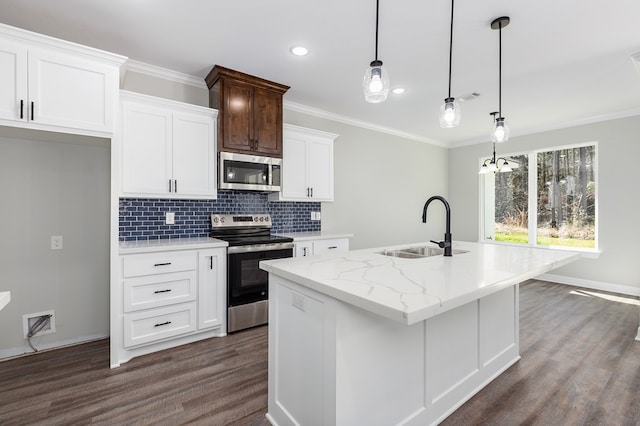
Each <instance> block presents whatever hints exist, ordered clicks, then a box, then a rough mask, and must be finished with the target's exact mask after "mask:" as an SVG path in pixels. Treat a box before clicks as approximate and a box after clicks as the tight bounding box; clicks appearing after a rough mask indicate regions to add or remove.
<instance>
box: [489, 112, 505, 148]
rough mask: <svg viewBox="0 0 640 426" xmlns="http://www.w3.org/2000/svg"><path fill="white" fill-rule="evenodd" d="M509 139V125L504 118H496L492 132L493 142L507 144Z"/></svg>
mask: <svg viewBox="0 0 640 426" xmlns="http://www.w3.org/2000/svg"><path fill="white" fill-rule="evenodd" d="M508 139H509V125H508V124H507V122H506V121H505V119H504V117H498V118H496V122H495V124H494V126H493V129H492V131H491V141H492V142H496V143H501V142H506V141H507V140H508Z"/></svg>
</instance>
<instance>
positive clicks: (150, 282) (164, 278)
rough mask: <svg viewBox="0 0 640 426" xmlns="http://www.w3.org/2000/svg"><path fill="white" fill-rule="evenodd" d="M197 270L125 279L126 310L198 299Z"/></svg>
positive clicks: (130, 310)
mask: <svg viewBox="0 0 640 426" xmlns="http://www.w3.org/2000/svg"><path fill="white" fill-rule="evenodd" d="M196 294H197V275H196V272H195V271H186V272H173V273H170V274H161V275H147V276H143V277H135V278H128V279H125V280H124V311H125V312H133V311H139V310H141V309H150V308H158V307H160V306H167V305H172V304H175V303H183V302H190V301H192V300H196Z"/></svg>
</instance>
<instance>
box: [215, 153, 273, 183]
mask: <svg viewBox="0 0 640 426" xmlns="http://www.w3.org/2000/svg"><path fill="white" fill-rule="evenodd" d="M281 167H282V159H281V158H275V157H263V156H259V155H247V154H236V153H232V152H221V153H220V157H219V161H218V170H219V171H220V178H219V180H218V182H219V183H218V188H220V189H241V190H245V191H247V190H248V191H280V179H281V173H280V169H281Z"/></svg>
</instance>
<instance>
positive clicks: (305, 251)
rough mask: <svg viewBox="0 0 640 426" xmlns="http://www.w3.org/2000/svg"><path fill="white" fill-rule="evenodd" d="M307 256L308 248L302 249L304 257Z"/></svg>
mask: <svg viewBox="0 0 640 426" xmlns="http://www.w3.org/2000/svg"><path fill="white" fill-rule="evenodd" d="M306 255H307V248H306V247H302V256H306Z"/></svg>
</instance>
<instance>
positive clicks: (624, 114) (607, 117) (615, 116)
mask: <svg viewBox="0 0 640 426" xmlns="http://www.w3.org/2000/svg"><path fill="white" fill-rule="evenodd" d="M639 56H640V54H639ZM638 115H640V108H632V109H628V110H624V111H618V112H614V113H611V114H603V115H594V116H592V117H587V118H581V119H579V120H572V121H565V122H563V123H557V124H554V125H552V126H543V127H535V128H530V129H525V130H523V131H519V132H514V131H513V127H512V128H511V129H512V132H511V137H510V138H509V139H513V138H517V137H519V136H528V135H534V134H537V133H544V132H551V131H554V130H562V129H569V128H571V127H578V126H584V125H587V124H594V123H601V122H603V121H611V120H619V119H622V118H628V117H635V116H638ZM487 142H489V135H487V136H486V137H484V138H481V139H469V140H466V141H461V142H454V143H451V144H450V145H449V146H448V147H449V148H461V147H465V146H470V145H478V144H481V143H487Z"/></svg>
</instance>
